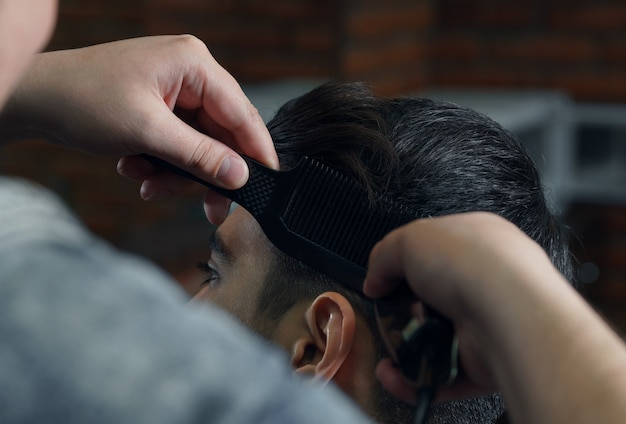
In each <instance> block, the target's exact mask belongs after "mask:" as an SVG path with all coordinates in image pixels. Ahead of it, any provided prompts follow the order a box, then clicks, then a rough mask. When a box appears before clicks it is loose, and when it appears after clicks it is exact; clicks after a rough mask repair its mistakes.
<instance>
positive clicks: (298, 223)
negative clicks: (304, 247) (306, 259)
mask: <svg viewBox="0 0 626 424" xmlns="http://www.w3.org/2000/svg"><path fill="white" fill-rule="evenodd" d="M298 180H299V181H298V184H296V186H295V187H294V190H293V191H292V193H291V196H290V199H289V202H288V204H287V206H286V208H285V210H284V211H283V213H282V218H283V221H284V222H285V225H286V227H287V228H288V229H289V230H290V231H292V232H294V233H296V234H298V235H300V236H301V237H304V238H306V239H307V240H309V241H311V242H313V243H315V244H317V245H319V246H321V247H323V248H324V249H326V250H329V251H330V252H332V253H333V254H335V255H338V256H341V257H342V258H344V259H346V260H348V261H350V262H352V263H354V264H357V265H358V266H359V267H362V268H363V269H365V268H366V267H367V262H368V258H369V252H370V250H371V249H372V248H373V247H374V245H375V244H376V242H378V241H379V240H380V239H381V238H382V237H383V236H384V235H385V234H387V233H388V232H389V231H391V230H392V229H393V228H395V227H398V226H400V225H402V224H404V223H406V222H409V221H410V220H411V218H410V217H409V216H408V214H406V211H405V210H404V209H403V208H402V207H401V206H400V205H397V204H394V203H393V202H391V201H390V200H388V199H384V198H383V199H380V200H379V201H376V202H372V201H371V199H370V198H369V196H368V195H367V192H366V191H365V189H364V188H363V187H361V186H360V185H359V184H358V183H356V181H354V180H353V179H351V178H349V177H347V176H345V175H343V174H341V173H339V172H337V171H336V170H334V169H332V168H330V167H328V166H327V165H324V164H322V163H320V162H317V161H314V160H310V159H309V160H307V161H306V163H305V166H304V167H303V169H302V171H301V173H300V175H299V178H298Z"/></svg>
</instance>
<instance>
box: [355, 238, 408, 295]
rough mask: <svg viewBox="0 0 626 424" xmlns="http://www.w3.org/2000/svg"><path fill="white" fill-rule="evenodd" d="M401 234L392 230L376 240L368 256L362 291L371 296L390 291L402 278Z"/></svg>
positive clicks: (402, 254) (402, 253) (385, 293)
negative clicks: (379, 239) (378, 240)
mask: <svg viewBox="0 0 626 424" xmlns="http://www.w3.org/2000/svg"><path fill="white" fill-rule="evenodd" d="M400 238H401V234H400V233H398V232H397V231H393V232H391V233H389V234H387V235H386V236H385V237H384V238H383V239H382V240H381V241H380V242H378V243H377V244H376V245H375V246H374V248H373V249H372V252H371V253H370V257H369V264H368V270H367V275H366V277H365V281H364V283H363V292H364V293H365V294H366V295H367V296H369V297H372V298H378V297H382V296H385V295H387V294H389V293H391V292H392V291H393V290H394V289H395V288H396V287H397V286H398V285H399V284H400V283H401V282H402V281H403V280H404V266H403V258H404V250H403V249H402V246H401V245H400Z"/></svg>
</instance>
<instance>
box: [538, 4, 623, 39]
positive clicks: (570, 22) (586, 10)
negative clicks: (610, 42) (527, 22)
mask: <svg viewBox="0 0 626 424" xmlns="http://www.w3.org/2000/svg"><path fill="white" fill-rule="evenodd" d="M546 21H547V22H548V24H549V25H550V26H551V27H553V28H558V29H575V30H594V31H601V32H608V31H615V30H623V29H624V23H625V22H626V4H624V3H623V2H614V3H600V2H593V1H586V2H583V4H567V5H561V6H555V7H553V8H552V10H551V11H549V12H548V17H547V19H546Z"/></svg>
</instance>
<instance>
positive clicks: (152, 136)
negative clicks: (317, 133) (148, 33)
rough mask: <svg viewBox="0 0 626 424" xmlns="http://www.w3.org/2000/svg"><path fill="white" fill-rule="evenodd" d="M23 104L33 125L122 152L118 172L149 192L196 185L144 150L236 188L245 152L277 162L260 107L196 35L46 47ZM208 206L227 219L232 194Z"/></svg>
mask: <svg viewBox="0 0 626 424" xmlns="http://www.w3.org/2000/svg"><path fill="white" fill-rule="evenodd" d="M20 108H21V109H22V110H27V111H28V114H27V116H24V115H25V114H24V113H22V116H21V117H22V119H23V120H24V121H28V126H29V129H30V130H31V132H34V133H39V134H42V135H45V136H47V137H50V138H53V139H54V140H56V141H58V142H60V143H61V144H63V145H66V146H68V147H71V148H76V149H80V150H84V151H88V152H92V153H97V154H106V155H117V156H123V158H122V159H121V160H120V162H119V166H118V171H119V172H120V173H121V174H122V175H125V176H127V177H129V178H132V179H135V180H138V181H140V182H142V183H143V184H142V187H141V195H142V197H143V198H145V199H150V198H157V197H165V196H168V195H170V194H174V193H177V192H179V191H181V190H182V189H183V188H185V187H187V185H188V184H189V182H188V181H185V180H183V179H182V178H180V177H178V176H176V175H174V174H172V173H169V172H162V171H160V170H156V169H155V168H154V167H153V166H152V165H150V164H149V163H148V162H147V161H146V160H145V159H143V158H141V157H140V156H138V155H139V154H141V153H148V154H150V155H154V156H158V157H160V158H162V159H165V160H166V161H169V162H171V163H173V164H175V165H177V166H179V167H180V168H183V169H185V170H187V171H189V172H191V173H193V174H195V175H197V176H198V177H200V178H203V179H206V180H207V181H210V182H213V183H216V184H217V185H221V186H224V187H227V188H238V187H240V186H242V185H243V184H244V183H245V182H246V181H247V178H248V169H247V167H246V164H245V162H244V161H243V160H242V159H241V158H240V157H239V156H238V155H237V154H236V152H241V153H244V154H246V155H248V156H251V157H253V158H255V159H257V160H258V161H260V162H262V163H265V164H266V165H268V166H270V167H273V168H277V167H278V159H277V156H276V153H275V151H274V147H273V144H272V141H271V139H270V136H269V133H268V131H267V129H266V127H265V125H264V123H263V120H262V119H261V117H260V115H259V114H258V112H257V110H256V109H255V108H254V107H253V106H252V105H251V104H250V102H249V100H248V99H247V98H246V97H245V95H244V93H243V92H242V90H241V88H240V87H239V85H238V84H237V82H236V81H235V80H234V78H233V77H232V76H231V75H230V74H229V73H228V72H226V71H225V70H224V69H223V68H222V67H221V66H220V65H219V64H218V63H217V62H216V61H215V59H214V58H213V57H212V56H211V54H210V53H209V51H208V50H207V47H206V46H205V45H204V44H203V43H202V42H201V41H199V40H198V39H197V38H195V37H192V36H188V35H183V36H159V37H146V38H138V39H131V40H124V41H119V42H113V43H107V44H101V45H97V46H92V47H87V48H83V49H76V50H68V51H59V52H51V53H44V54H40V55H38V56H37V57H36V58H35V60H34V63H33V66H32V68H31V70H30V72H29V73H28V74H27V75H26V78H24V80H23V83H22V84H21V86H20V87H19V88H18V91H17V92H16V94H15V96H14V99H13V101H11V102H9V105H8V107H7V109H8V112H9V113H11V111H12V110H13V111H14V110H18V112H19V111H20ZM172 112H175V113H172ZM17 115H18V116H19V113H18V114H17ZM14 121H15V120H14ZM205 203H206V205H207V207H208V208H207V216H208V217H209V219H210V220H212V221H213V222H216V223H218V222H220V221H221V220H222V219H223V218H224V217H225V215H226V212H227V210H228V201H227V200H226V199H224V198H223V197H221V196H218V195H216V194H215V193H212V192H211V193H209V194H208V195H207V198H206V202H205Z"/></svg>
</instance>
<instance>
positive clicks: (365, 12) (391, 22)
mask: <svg viewBox="0 0 626 424" xmlns="http://www.w3.org/2000/svg"><path fill="white" fill-rule="evenodd" d="M434 21H435V11H434V6H433V5H432V4H431V2H430V1H416V2H412V3H409V4H408V5H406V4H402V5H399V6H398V5H395V6H393V5H392V6H390V5H389V4H388V3H377V6H374V7H362V8H359V9H356V10H354V11H352V12H351V13H349V15H348V17H347V22H346V24H345V25H346V31H347V34H348V36H349V37H350V38H358V37H363V38H372V37H380V36H383V37H385V36H388V35H389V34H393V33H398V32H405V31H409V32H414V33H420V32H425V31H428V30H430V29H431V28H432V26H433V24H434Z"/></svg>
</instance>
